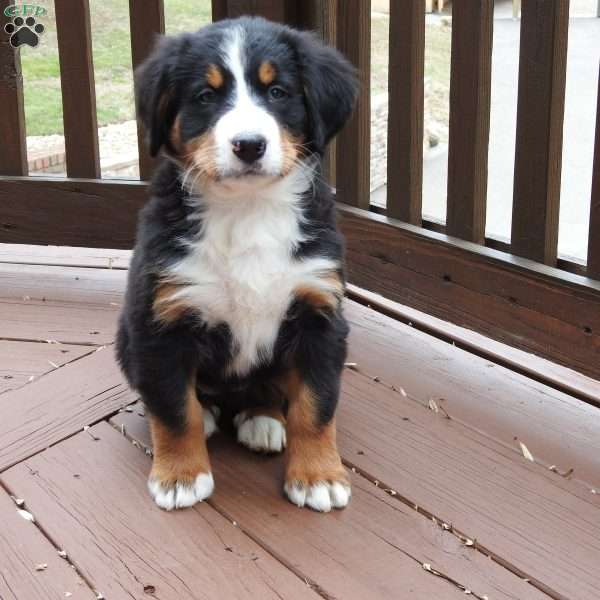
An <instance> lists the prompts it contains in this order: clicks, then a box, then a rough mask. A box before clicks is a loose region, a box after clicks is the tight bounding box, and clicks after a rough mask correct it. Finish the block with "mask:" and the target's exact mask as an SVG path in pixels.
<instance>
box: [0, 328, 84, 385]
mask: <svg viewBox="0 0 600 600" xmlns="http://www.w3.org/2000/svg"><path fill="white" fill-rule="evenodd" d="M88 352H93V348H86V347H85V346H69V345H67V344H38V343H33V342H11V341H7V340H2V339H0V394H2V393H4V392H7V391H9V390H16V389H17V388H20V387H22V386H23V385H25V384H26V383H29V382H30V380H31V378H32V377H34V378H38V377H40V376H41V375H44V374H45V373H48V372H50V371H52V370H54V369H56V368H57V367H61V366H62V365H64V364H66V363H68V362H72V361H74V360H77V359H78V358H80V357H82V356H83V355H84V354H87V353H88Z"/></svg>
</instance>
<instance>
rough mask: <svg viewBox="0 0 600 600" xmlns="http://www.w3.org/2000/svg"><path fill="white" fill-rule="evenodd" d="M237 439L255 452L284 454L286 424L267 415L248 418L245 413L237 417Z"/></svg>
mask: <svg viewBox="0 0 600 600" xmlns="http://www.w3.org/2000/svg"><path fill="white" fill-rule="evenodd" d="M234 424H235V426H236V427H237V439H238V442H239V443H240V444H243V445H244V446H246V447H247V448H250V450H254V451H255V452H282V451H283V449H284V448H285V445H286V435H285V424H284V423H283V422H281V421H280V420H279V419H276V418H274V417H270V416H267V415H254V416H250V417H249V416H247V414H246V412H245V411H243V412H241V413H239V414H237V415H236V416H235V419H234Z"/></svg>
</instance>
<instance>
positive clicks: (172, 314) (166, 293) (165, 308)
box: [152, 283, 193, 323]
mask: <svg viewBox="0 0 600 600" xmlns="http://www.w3.org/2000/svg"><path fill="white" fill-rule="evenodd" d="M180 290H181V286H180V285H176V284H174V283H161V284H159V285H158V287H157V289H156V293H155V295H154V302H153V303H152V310H153V312H154V316H155V317H156V319H157V320H159V321H162V322H163V323H173V322H174V321H177V320H178V319H180V318H181V317H183V315H184V314H185V313H187V312H189V311H190V310H193V307H191V306H190V305H189V304H187V302H186V301H185V300H184V299H181V298H175V294H176V293H177V292H178V291H180Z"/></svg>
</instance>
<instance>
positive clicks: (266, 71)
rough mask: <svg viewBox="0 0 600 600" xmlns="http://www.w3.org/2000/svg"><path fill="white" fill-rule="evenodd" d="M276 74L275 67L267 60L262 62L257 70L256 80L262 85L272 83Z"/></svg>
mask: <svg viewBox="0 0 600 600" xmlns="http://www.w3.org/2000/svg"><path fill="white" fill-rule="evenodd" d="M276 74H277V71H276V70H275V67H274V66H273V65H272V64H271V63H270V62H269V61H268V60H265V61H264V62H262V63H261V65H260V67H259V68H258V78H259V79H260V82H261V83H263V84H264V85H270V84H271V83H273V81H274V80H275V75H276Z"/></svg>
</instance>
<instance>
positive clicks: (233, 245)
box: [169, 185, 337, 375]
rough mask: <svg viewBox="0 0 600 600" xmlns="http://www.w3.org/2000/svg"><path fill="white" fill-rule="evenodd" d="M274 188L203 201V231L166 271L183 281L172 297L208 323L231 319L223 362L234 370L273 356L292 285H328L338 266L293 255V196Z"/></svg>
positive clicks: (297, 237) (296, 233) (298, 237)
mask: <svg viewBox="0 0 600 600" xmlns="http://www.w3.org/2000/svg"><path fill="white" fill-rule="evenodd" d="M278 187H279V188H280V189H274V190H271V189H270V190H268V192H265V191H263V193H261V194H256V196H250V197H244V198H243V199H241V198H233V199H232V198H226V199H219V200H218V201H214V202H213V201H210V202H208V203H207V204H206V206H205V207H204V211H203V213H202V220H203V230H202V234H201V236H199V238H198V240H197V241H195V242H193V243H192V244H191V245H190V252H189V254H188V255H187V256H186V257H185V258H184V259H183V260H182V261H180V262H179V263H177V264H176V265H174V266H173V267H172V268H171V271H170V273H169V278H170V279H172V280H173V281H175V282H177V283H178V284H179V285H180V286H181V287H180V291H178V292H177V296H178V298H181V299H184V300H185V302H186V304H188V305H191V306H193V307H194V308H197V309H198V311H199V312H200V314H201V316H202V318H203V320H204V321H206V322H207V323H208V325H209V326H214V325H218V324H220V323H226V324H227V325H228V326H229V328H230V330H231V333H232V336H233V339H234V343H235V354H234V359H233V362H232V364H231V365H230V367H229V369H230V372H231V373H235V374H237V375H244V374H246V373H247V372H248V371H249V370H250V369H251V368H252V366H253V365H255V364H257V363H258V362H259V361H260V360H268V359H270V358H271V356H272V352H273V346H274V343H275V341H276V339H277V334H278V331H279V327H280V325H281V322H282V320H283V318H284V316H285V314H286V312H287V309H288V307H289V305H290V302H291V301H292V298H293V293H294V289H296V288H298V287H301V286H310V287H313V288H317V289H323V290H325V291H326V290H327V286H328V283H327V280H326V278H325V277H324V275H326V274H327V273H330V272H331V271H332V270H333V269H335V268H336V267H337V265H336V263H335V261H333V260H331V259H329V258H323V257H312V258H307V259H297V258H295V257H294V256H293V252H294V249H295V248H296V247H297V245H298V244H299V243H300V242H301V241H302V239H303V238H302V232H301V230H300V225H299V221H300V219H301V212H300V209H299V206H298V203H299V196H298V194H297V193H293V192H292V191H290V190H289V189H286V188H287V186H284V185H282V186H278Z"/></svg>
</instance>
